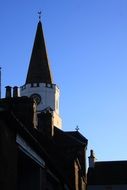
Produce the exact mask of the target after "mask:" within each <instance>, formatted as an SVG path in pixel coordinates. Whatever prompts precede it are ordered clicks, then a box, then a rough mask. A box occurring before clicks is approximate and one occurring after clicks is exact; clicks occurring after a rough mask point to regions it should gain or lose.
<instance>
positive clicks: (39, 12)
mask: <svg viewBox="0 0 127 190" xmlns="http://www.w3.org/2000/svg"><path fill="white" fill-rule="evenodd" d="M38 15H39V21H40V20H41V11H38Z"/></svg>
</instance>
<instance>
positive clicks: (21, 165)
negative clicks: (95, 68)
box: [0, 20, 88, 190]
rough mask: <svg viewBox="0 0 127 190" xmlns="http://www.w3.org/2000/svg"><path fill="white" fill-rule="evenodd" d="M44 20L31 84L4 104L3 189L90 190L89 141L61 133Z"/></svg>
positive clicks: (0, 140)
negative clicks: (88, 174) (87, 164)
mask: <svg viewBox="0 0 127 190" xmlns="http://www.w3.org/2000/svg"><path fill="white" fill-rule="evenodd" d="M59 94H60V90H59V88H58V87H57V85H56V84H54V83H53V80H52V76H51V71H50V66H49V63H48V58H47V52H46V47H45V41H44V34H43V30H42V23H41V21H40V20H39V22H38V25H37V31H36V35H35V40H34V45H33V50H32V55H31V59H30V63H29V69H28V73H27V77H26V82H25V84H24V85H23V86H21V87H20V93H19V90H18V87H16V86H15V87H13V89H12V87H10V86H7V87H6V97H5V98H3V99H0V189H1V190H7V189H13V190H28V189H30V190H56V189H57V190H85V189H86V149H87V143H88V141H87V139H86V138H85V137H84V136H83V135H82V134H81V133H80V132H79V131H68V132H65V131H63V130H62V122H61V118H60V115H59Z"/></svg>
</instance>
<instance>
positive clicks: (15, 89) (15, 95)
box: [13, 86, 19, 98]
mask: <svg viewBox="0 0 127 190" xmlns="http://www.w3.org/2000/svg"><path fill="white" fill-rule="evenodd" d="M13 97H14V98H16V97H19V88H18V87H17V86H14V87H13Z"/></svg>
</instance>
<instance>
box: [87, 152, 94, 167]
mask: <svg viewBox="0 0 127 190" xmlns="http://www.w3.org/2000/svg"><path fill="white" fill-rule="evenodd" d="M88 158H89V168H94V164H95V160H96V158H95V155H94V151H93V150H90V156H89V157H88Z"/></svg>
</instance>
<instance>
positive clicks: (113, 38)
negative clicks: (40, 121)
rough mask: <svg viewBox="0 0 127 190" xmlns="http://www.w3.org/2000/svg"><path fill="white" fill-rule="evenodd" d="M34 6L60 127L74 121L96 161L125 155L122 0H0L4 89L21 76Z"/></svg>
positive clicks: (126, 5) (125, 6)
mask: <svg viewBox="0 0 127 190" xmlns="http://www.w3.org/2000/svg"><path fill="white" fill-rule="evenodd" d="M39 10H41V11H42V23H43V30H44V34H45V39H46V44H47V51H48V57H49V60H50V65H51V70H52V73H53V78H54V83H56V84H58V86H59V87H60V90H61V99H60V102H61V104H60V110H61V117H62V119H63V130H69V131H70V130H75V127H76V125H78V126H79V128H80V132H81V133H82V134H83V135H84V136H86V138H87V139H88V140H89V144H88V152H89V149H94V151H95V153H96V157H97V159H98V161H100V160H125V159H127V151H126V145H127V0H36V1H35V0H27V1H26V0H22V1H17V0H11V1H10V0H1V1H0V66H1V67H2V96H3V97H4V95H5V90H4V87H5V86H6V85H11V86H15V85H18V86H21V85H23V84H24V82H25V78H26V73H27V68H28V64H29V59H30V55H31V50H32V46H33V41H34V36H35V31H36V26H37V23H38V15H37V12H38V11H39Z"/></svg>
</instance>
